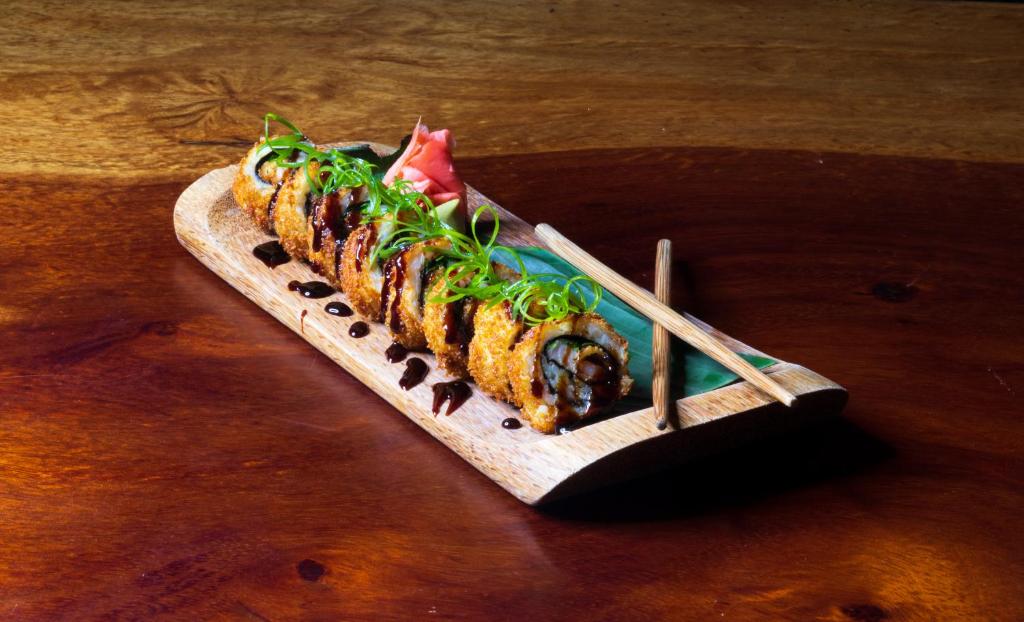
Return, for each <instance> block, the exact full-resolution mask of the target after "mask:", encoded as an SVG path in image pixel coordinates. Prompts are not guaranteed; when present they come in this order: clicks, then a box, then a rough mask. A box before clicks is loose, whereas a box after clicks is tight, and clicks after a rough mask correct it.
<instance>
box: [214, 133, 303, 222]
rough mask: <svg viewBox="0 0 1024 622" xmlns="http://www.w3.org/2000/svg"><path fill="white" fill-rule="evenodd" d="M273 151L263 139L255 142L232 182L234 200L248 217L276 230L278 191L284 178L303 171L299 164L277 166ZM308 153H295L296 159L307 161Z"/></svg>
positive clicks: (297, 160)
mask: <svg viewBox="0 0 1024 622" xmlns="http://www.w3.org/2000/svg"><path fill="white" fill-rule="evenodd" d="M275 157H276V156H275V154H274V151H273V150H271V149H270V147H268V146H266V145H265V144H264V143H263V142H262V141H260V142H257V143H256V144H255V145H253V147H252V149H250V150H249V151H248V152H247V153H246V154H245V157H243V158H242V161H241V163H240V164H239V166H238V172H237V173H235V179H234V182H233V183H232V184H231V193H232V194H233V195H234V197H235V202H236V203H238V206H239V207H240V208H241V209H242V212H244V213H245V215H246V216H248V218H249V220H251V221H253V222H254V223H256V225H257V226H258V227H259V228H260V229H262V230H263V231H266V232H268V233H273V232H274V210H275V208H276V206H277V199H278V193H279V192H280V190H281V187H282V186H283V185H284V183H285V181H287V180H288V179H289V178H291V177H293V176H300V175H302V172H301V171H300V170H299V169H296V168H288V167H283V166H278V165H277V164H276V163H275V162H273V159H274V158H275ZM305 158H306V154H304V153H302V152H301V151H295V152H294V153H293V161H295V162H304V161H305Z"/></svg>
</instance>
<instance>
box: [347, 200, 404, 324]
mask: <svg viewBox="0 0 1024 622" xmlns="http://www.w3.org/2000/svg"><path fill="white" fill-rule="evenodd" d="M394 226H395V225H394V223H393V222H391V221H389V220H380V221H377V222H372V223H369V224H365V225H360V226H359V227H357V228H356V229H355V230H354V231H352V232H351V233H350V234H349V236H348V239H347V240H346V241H345V246H344V249H343V250H342V253H341V289H342V291H343V292H345V295H346V296H348V299H349V303H350V304H351V305H352V308H353V309H355V310H356V313H358V314H360V315H362V316H363V317H365V318H370V319H373V320H377V319H379V318H380V293H381V289H382V286H383V282H384V275H383V272H382V270H381V265H380V262H379V261H377V260H376V259H375V258H374V257H373V251H374V249H376V248H377V245H378V244H379V243H380V240H386V239H387V238H388V236H389V235H390V233H391V231H392V230H393V229H394Z"/></svg>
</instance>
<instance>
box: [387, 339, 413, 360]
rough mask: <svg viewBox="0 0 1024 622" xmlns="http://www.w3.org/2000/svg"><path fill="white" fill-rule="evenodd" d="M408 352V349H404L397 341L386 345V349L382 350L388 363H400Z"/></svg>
mask: <svg viewBox="0 0 1024 622" xmlns="http://www.w3.org/2000/svg"><path fill="white" fill-rule="evenodd" d="M408 354H409V351H408V350H406V349H405V346H403V345H402V344H400V343H398V342H397V341H396V342H395V343H393V344H391V345H390V346H388V349H387V350H384V357H385V358H386V359H387V360H388V363H400V362H402V361H404V360H405V357H406V355H408Z"/></svg>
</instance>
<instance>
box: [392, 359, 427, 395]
mask: <svg viewBox="0 0 1024 622" xmlns="http://www.w3.org/2000/svg"><path fill="white" fill-rule="evenodd" d="M429 371H430V367H428V366H427V364H426V363H424V362H423V359H418V358H411V359H409V360H408V361H406V362H405V373H403V374H402V377H401V378H400V379H399V381H398V386H400V387H402V388H403V389H405V390H406V391H408V390H409V389H411V388H413V387H415V386H416V385H418V384H419V383H421V382H423V379H424V378H426V377H427V372H429Z"/></svg>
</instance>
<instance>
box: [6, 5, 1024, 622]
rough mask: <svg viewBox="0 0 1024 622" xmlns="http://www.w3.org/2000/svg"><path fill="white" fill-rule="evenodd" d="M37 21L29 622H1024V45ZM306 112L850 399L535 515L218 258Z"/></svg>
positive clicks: (733, 17)
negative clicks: (221, 191) (189, 190)
mask: <svg viewBox="0 0 1024 622" xmlns="http://www.w3.org/2000/svg"><path fill="white" fill-rule="evenodd" d="M318 6H320V7H322V8H319V9H314V8H312V6H311V5H310V4H309V3H303V4H298V3H282V2H277V3H269V2H267V3H257V4H252V5H242V4H241V3H223V2H205V3H201V4H200V3H192V4H186V3H173V4H172V3H156V2H147V3H142V2H137V3H113V2H110V3H106V2H95V3H81V4H79V5H74V6H71V5H67V4H65V3H58V2H49V3H48V2H12V3H8V4H7V5H5V7H4V17H3V19H2V20H0V50H2V53H0V54H2V61H3V62H2V63H0V93H2V95H3V97H0V127H3V136H4V138H5V139H6V140H5V143H4V144H5V147H6V154H7V156H8V157H5V158H2V159H0V185H2V187H3V189H4V192H2V193H0V240H2V243H0V618H3V619H5V620H8V619H10V620H19V621H20V620H30V621H35V620H47V621H48V620H61V619H68V620H135V619H161V620H163V619H166V620H177V619H188V620H192V619H227V620H233V619H238V620H253V619H255V620H336V619H344V620H362V619H366V620H388V619H410V618H414V619H422V618H426V619H432V618H437V619H457V620H479V619H491V620H504V619H507V620H520V619H529V618H535V619H545V620H546V619H558V620H562V619H564V620H568V619H573V620H578V619H595V620H616V619H643V620H679V619H682V620H709V619H711V620H714V619H726V620H728V619H733V620H780V619H781V620H830V621H848V620H853V621H857V622H879V621H883V620H898V621H900V620H959V619H964V620H994V621H997V622H998V621H1004V620H1005V621H1007V622H1011V621H1016V620H1020V619H1024V588H1022V586H1024V539H1022V538H1021V536H1020V525H1021V522H1022V520H1024V493H1022V491H1024V458H1022V456H1021V446H1022V442H1024V423H1022V421H1021V407H1020V396H1021V391H1022V390H1024V365H1022V362H1021V361H1022V357H1021V353H1022V352H1024V337H1022V332H1021V330H1020V326H1019V324H1020V319H1021V318H1022V317H1024V275H1022V272H1021V270H1020V265H1021V260H1022V258H1024V257H1022V252H1021V240H1022V239H1024V215H1022V212H1021V206H1022V204H1024V184H1022V180H1024V136H1022V128H1024V122H1022V121H1024V119H1022V112H1021V111H1022V109H1024V107H1022V105H1021V104H1022V101H1024V97H1022V95H1024V86H1022V84H1021V80H1020V76H1021V75H1022V74H1024V71H1022V69H1024V64H1022V59H1024V50H1022V45H1021V41H1024V7H1022V6H1019V5H1015V4H1009V3H1000V4H987V3H973V2H971V3H946V2H894V3H885V4H876V3H865V2H852V3H842V4H839V3H828V4H824V3H822V4H818V3H798V2H777V3H771V5H770V6H768V5H766V4H760V3H758V4H753V3H751V4H740V3H731V4H728V5H724V4H722V3H716V2H690V3H669V2H656V3H649V4H636V3H626V2H620V3H618V5H617V3H615V2H611V3H601V4H598V3H570V2H552V3H537V4H532V3H531V4H521V5H509V4H506V3H474V4H472V5H469V6H462V5H459V6H449V5H440V4H436V3H402V4H401V5H400V4H399V3H383V4H380V5H377V4H373V5H371V4H369V3H365V4H354V3H334V2H326V3H322V4H321V5H318ZM267 110H276V111H279V112H282V113H284V114H286V115H287V116H290V117H291V118H293V119H294V120H295V121H297V122H299V123H301V124H302V126H303V127H304V128H306V129H307V130H308V131H309V133H310V134H311V135H313V136H314V137H316V138H321V139H323V140H331V139H338V138H349V137H353V138H356V137H365V138H371V139H378V140H381V141H384V142H393V141H394V140H395V139H396V138H398V137H400V136H401V135H402V134H404V133H405V132H407V131H408V128H409V127H410V126H411V125H412V123H413V122H414V121H415V118H416V117H417V116H418V115H423V117H424V119H425V120H426V121H428V122H430V123H432V124H437V125H444V126H448V127H451V128H452V129H453V131H454V132H455V133H456V135H457V136H458V138H459V150H458V152H457V158H458V162H459V167H460V170H461V171H462V172H463V175H464V177H465V178H466V179H467V180H468V181H469V182H470V183H472V184H473V185H474V186H476V187H478V188H479V189H480V190H481V191H482V192H483V193H485V194H486V195H488V196H491V197H493V198H494V199H495V200H498V201H500V202H501V203H502V204H503V205H505V206H506V207H508V208H510V209H512V210H513V211H515V212H516V213H517V214H519V215H520V216H522V217H523V218H525V219H526V220H527V221H529V222H533V223H536V222H539V221H541V220H546V221H548V222H551V223H552V224H553V225H555V226H556V227H558V228H559V229H560V230H561V231H563V232H565V233H566V234H567V235H569V236H570V237H572V238H573V239H575V240H576V241H578V242H579V243H580V244H581V245H582V246H584V247H585V248H587V249H588V250H590V251H591V252H593V253H594V254H595V255H597V256H598V257H599V258H601V259H602V260H604V261H606V262H607V263H609V264H610V265H611V266H612V267H614V268H616V269H618V270H620V271H622V272H623V273H625V274H627V275H628V276H630V277H632V278H634V279H635V280H637V281H638V282H639V283H641V284H645V285H648V286H649V285H650V282H651V268H652V267H653V258H654V245H655V242H656V240H657V239H658V238H660V237H670V238H672V239H673V242H674V262H675V263H674V269H675V274H676V283H677V287H675V288H674V294H675V295H676V297H675V302H676V304H677V305H678V306H680V307H684V308H686V309H687V310H689V311H691V312H692V313H694V314H695V315H697V316H698V317H701V318H703V319H705V320H707V321H709V322H710V323H712V324H714V325H715V326H717V327H720V328H722V329H723V330H725V331H726V332H728V333H730V334H732V335H735V336H736V337H737V338H739V339H741V340H743V341H745V342H748V343H750V344H752V345H755V346H757V347H758V348H761V349H763V350H765V351H767V352H770V353H773V354H777V355H778V356H780V357H782V358H784V359H786V360H790V361H794V362H798V363H800V364H803V365H805V366H807V367H809V368H811V369H814V370H817V371H820V372H821V373H822V374H824V375H825V376H827V377H829V378H833V379H835V380H836V381H838V382H840V383H842V384H843V385H844V386H846V387H847V388H848V389H849V390H850V393H851V403H850V406H849V407H848V409H847V411H846V413H845V415H844V417H843V418H842V419H840V420H836V421H831V422H828V423H825V424H823V425H821V426H818V427H815V428H812V429H809V430H806V431H803V432H800V433H798V434H794V435H791V436H789V437H786V438H784V439H780V440H776V441H773V442H768V443H759V444H756V445H753V446H750V447H748V448H747V449H745V450H743V451H739V452H732V453H729V454H726V455H722V456H720V457H717V458H713V459H710V460H706V461H703V462H701V463H699V464H698V465H696V466H692V467H689V468H685V469H677V470H672V471H669V472H667V473H664V474H662V475H659V476H655V477H650V478H646V479H643V480H641V481H639V482H634V483H632V484H630V485H626V486H619V487H615V488H612V489H610V490H606V491H603V492H601V493H595V494H593V495H588V496H586V497H582V498H577V499H574V500H569V501H566V502H564V503H562V504H559V505H557V506H555V507H551V508H547V509H544V510H541V511H537V510H533V509H530V508H528V507H526V506H524V505H522V504H521V503H519V502H518V501H516V500H515V499H513V498H511V497H510V496H508V495H507V494H506V493H505V492H503V491H502V490H500V489H499V488H497V487H496V486H494V485H493V484H492V483H491V482H489V481H488V480H487V479H486V478H485V477H483V476H482V475H480V474H479V473H477V472H476V471H474V470H473V469H472V468H471V467H469V466H467V465H466V464H464V463H463V462H462V460H460V459H459V458H458V457H456V456H455V455H453V454H451V453H450V452H449V451H448V450H446V449H445V448H443V447H442V446H440V445H439V444H438V443H436V442H435V441H434V440H432V439H431V438H430V437H429V436H428V435H426V434H425V433H423V431H422V430H420V429H419V428H418V427H416V426H415V425H414V424H412V423H410V422H409V421H407V420H406V419H405V418H404V417H402V416H401V415H399V414H398V413H396V412H395V411H394V410H393V409H391V408H390V407H389V406H388V405H387V404H386V403H384V402H383V401H382V400H380V399H379V398H376V397H375V396H374V395H373V394H372V393H371V392H370V391H368V390H367V389H366V388H365V387H363V386H362V385H361V384H360V383H359V382H357V381H356V380H355V379H353V378H352V377H351V376H349V375H348V374H346V373H345V372H343V371H342V370H340V369H339V368H338V367H337V366H335V365H334V364H333V363H331V362H330V361H329V360H327V359H326V358H325V357H322V356H320V355H319V354H317V353H316V352H315V351H313V350H312V349H311V348H310V347H308V346H307V345H306V344H304V343H303V342H302V341H301V340H300V339H298V338H296V337H295V336H294V335H293V334H292V333H291V332H290V331H288V330H287V329H286V328H284V327H283V326H280V325H279V324H277V322H275V321H274V320H273V319H271V318H269V317H268V316H266V314H265V313H263V312H262V311H260V310H259V309H258V308H256V307H255V306H254V305H252V304H251V303H249V302H247V301H246V300H245V299H244V298H243V297H242V296H240V295H238V294H237V293H236V292H234V291H233V290H231V288H230V287H229V286H227V285H226V284H224V283H223V282H221V281H220V280H219V279H217V278H216V277H215V276H214V275H212V274H211V273H210V272H209V271H207V270H206V269H205V268H203V267H202V266H201V265H200V264H199V263H198V262H196V261H195V260H194V259H193V258H192V257H190V256H189V255H188V254H187V253H186V252H185V251H184V250H183V249H181V248H180V246H179V245H178V244H177V242H176V241H175V239H174V233H173V229H172V227H171V209H172V207H173V204H174V200H175V198H176V197H177V196H178V194H179V193H180V192H181V191H182V190H183V189H184V188H185V187H186V186H187V185H188V184H189V183H190V182H191V181H192V180H193V179H194V178H195V177H197V176H198V175H200V174H202V173H204V172H205V171H207V170H209V169H211V168H214V167H218V166H223V165H224V164H226V163H229V162H232V161H234V160H236V159H237V158H238V157H239V156H240V154H241V152H242V150H243V147H244V145H246V144H248V143H249V142H251V140H252V139H253V137H254V134H255V132H256V131H257V126H258V122H259V117H260V116H261V115H262V114H263V113H264V112H265V111H267Z"/></svg>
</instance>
